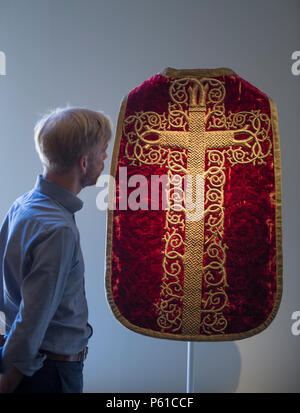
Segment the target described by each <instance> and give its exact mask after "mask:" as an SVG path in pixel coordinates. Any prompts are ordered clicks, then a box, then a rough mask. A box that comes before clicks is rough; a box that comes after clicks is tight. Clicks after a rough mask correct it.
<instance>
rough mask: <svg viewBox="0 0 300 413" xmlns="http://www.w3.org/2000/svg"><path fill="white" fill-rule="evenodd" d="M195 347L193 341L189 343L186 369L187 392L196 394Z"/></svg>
mask: <svg viewBox="0 0 300 413" xmlns="http://www.w3.org/2000/svg"><path fill="white" fill-rule="evenodd" d="M194 345H195V343H194V342H192V341H188V343H187V368H186V392H187V393H195V377H194Z"/></svg>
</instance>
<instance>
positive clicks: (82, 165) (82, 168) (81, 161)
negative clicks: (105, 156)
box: [79, 155, 88, 174]
mask: <svg viewBox="0 0 300 413" xmlns="http://www.w3.org/2000/svg"><path fill="white" fill-rule="evenodd" d="M87 159H88V156H87V155H82V156H81V157H80V158H79V168H80V171H81V172H83V173H84V174H86V170H87V164H88V161H87Z"/></svg>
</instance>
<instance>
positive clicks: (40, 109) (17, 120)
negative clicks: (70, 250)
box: [0, 0, 300, 393]
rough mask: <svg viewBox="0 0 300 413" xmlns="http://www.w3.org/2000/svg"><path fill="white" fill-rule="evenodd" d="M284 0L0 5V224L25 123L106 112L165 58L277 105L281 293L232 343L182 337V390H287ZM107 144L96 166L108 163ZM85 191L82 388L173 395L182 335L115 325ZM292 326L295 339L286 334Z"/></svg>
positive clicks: (28, 181) (293, 119) (288, 151)
mask: <svg viewBox="0 0 300 413" xmlns="http://www.w3.org/2000/svg"><path fill="white" fill-rule="evenodd" d="M299 15H300V3H299V1H298V0H285V1H283V0H277V1H275V0H264V1H263V2H262V1H261V0H251V1H248V0H243V1H238V0H236V1H234V0H226V1H222V0H215V1H210V0H186V1H182V0H181V1H179V0H151V1H145V0H126V1H123V0H109V1H105V0H103V1H102V0H26V1H22V0H13V1H10V2H7V1H5V0H0V51H3V52H4V53H5V56H6V75H0V142H1V147H0V148H1V149H0V188H1V203H0V219H1V221H2V219H3V218H4V216H5V213H6V212H7V210H8V208H9V207H10V205H11V203H12V202H13V201H14V200H15V198H17V197H18V196H19V195H21V194H22V193H24V192H26V191H28V190H30V189H31V188H32V187H33V185H34V183H35V180H36V176H37V174H38V173H41V172H42V169H41V165H40V162H39V159H38V156H37V154H36V153H35V150H34V144H33V127H34V124H35V122H36V121H37V120H38V119H39V117H40V116H41V115H43V114H44V113H45V111H48V110H49V109H53V108H55V107H63V106H66V105H72V106H84V107H88V108H91V109H94V110H102V111H104V112H105V113H107V114H108V115H109V116H110V117H111V120H112V122H113V124H114V128H115V126H116V121H117V117H118V112H119V106H120V102H121V100H122V98H123V96H124V95H126V94H127V93H128V92H129V91H130V90H132V89H133V88H134V87H136V86H138V85H139V84H141V83H142V82H143V81H144V80H146V79H148V78H149V77H150V76H152V75H154V74H155V73H158V72H160V71H161V70H162V69H163V68H165V67H168V66H169V67H175V68H217V67H228V68H231V69H232V70H234V71H235V72H236V73H238V74H239V75H240V76H241V77H243V78H244V79H246V80H248V81H249V82H250V83H252V84H253V85H254V86H256V87H257V88H259V89H260V90H262V91H263V92H265V93H266V94H268V95H269V96H270V97H271V98H272V99H273V100H274V101H275V102H276V104H277V108H278V112H279V132H280V140H281V157H282V189H283V194H282V197H283V210H282V212H283V258H284V267H283V268H284V273H283V280H284V282H283V297H282V302H281V306H280V309H279V312H278V314H277V316H276V318H275V320H274V321H273V322H272V323H271V325H270V326H269V327H268V328H267V329H266V330H264V331H263V332H262V333H260V334H259V335H256V336H254V337H251V338H248V339H245V340H241V341H236V342H219V343H196V344H195V354H194V371H195V391H196V392H299V390H300V373H299V372H300V357H299V356H300V352H299V351H300V350H299V348H300V346H299V344H300V336H298V335H297V329H294V334H293V332H292V325H293V323H294V321H293V320H292V314H293V313H295V311H300V274H299V261H298V259H299V230H300V226H299V216H298V214H299V210H300V202H299V201H300V195H299V189H298V187H299V177H300V175H299V164H300V163H299V160H298V157H299V149H300V145H299V141H300V140H299V127H298V122H299V107H300V93H299V92H300V75H298V76H297V74H293V72H292V70H291V67H292V64H293V60H292V53H293V52H294V51H297V50H299V49H300V44H299V39H300V24H299ZM112 148H113V142H111V143H110V146H109V150H108V158H107V160H106V165H105V170H104V173H106V174H108V173H109V170H110V157H111V153H112ZM98 193H99V188H97V187H93V188H86V189H84V190H83V191H82V192H81V193H80V195H79V197H80V198H81V199H82V200H83V201H84V208H83V209H82V210H81V211H80V212H79V213H78V214H77V224H78V227H79V229H80V234H81V245H82V250H83V254H84V257H85V265H86V294H87V299H88V303H89V313H90V323H91V324H92V325H93V327H94V335H93V337H92V338H91V340H90V343H89V356H88V359H87V360H86V362H85V370H84V382H85V384H84V391H85V392H116V393H117V392H185V390H186V363H187V344H186V343H185V342H175V341H171V340H159V339H155V338H150V337H146V336H142V335H138V334H136V333H134V332H132V331H130V330H127V329H126V328H125V327H123V326H122V325H121V324H119V323H118V321H116V319H115V318H114V316H113V315H112V313H111V311H110V309H109V306H108V304H107V301H106V297H105V289H104V272H105V231H106V212H105V211H99V209H97V206H96V198H97V195H98ZM295 333H296V334H295Z"/></svg>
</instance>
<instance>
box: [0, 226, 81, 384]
mask: <svg viewBox="0 0 300 413" xmlns="http://www.w3.org/2000/svg"><path fill="white" fill-rule="evenodd" d="M75 246H76V241H75V236H74V234H73V232H72V230H71V229H70V228H68V227H59V228H56V229H55V230H53V231H51V232H49V233H47V234H43V240H42V241H41V242H39V243H38V244H37V245H36V246H35V248H34V250H33V252H32V256H33V259H32V265H31V268H30V270H29V272H28V274H26V275H25V277H24V280H23V282H22V285H21V303H20V307H19V312H18V314H17V316H16V318H15V321H14V323H13V325H12V328H11V330H10V332H9V335H8V337H7V339H6V343H5V345H4V347H3V358H2V371H0V373H7V374H8V373H9V371H10V370H11V369H12V368H14V371H13V372H12V373H11V375H10V376H6V378H4V381H5V382H6V381H9V382H10V383H11V380H14V379H16V381H17V377H19V375H18V373H17V372H16V371H15V369H16V370H17V371H19V372H20V373H22V374H24V375H27V376H32V375H33V374H34V373H35V371H37V370H38V369H39V368H41V367H42V365H43V360H44V359H45V356H44V355H42V354H41V353H39V350H40V346H41V344H42V342H43V339H44V336H45V332H46V330H47V328H48V325H49V323H50V321H51V319H52V317H53V316H54V314H55V312H56V310H57V307H58V306H59V304H60V302H61V299H62V296H63V293H64V290H65V286H66V282H67V278H68V274H69V273H70V270H71V268H72V263H73V256H74V251H75ZM2 380H3V379H2Z"/></svg>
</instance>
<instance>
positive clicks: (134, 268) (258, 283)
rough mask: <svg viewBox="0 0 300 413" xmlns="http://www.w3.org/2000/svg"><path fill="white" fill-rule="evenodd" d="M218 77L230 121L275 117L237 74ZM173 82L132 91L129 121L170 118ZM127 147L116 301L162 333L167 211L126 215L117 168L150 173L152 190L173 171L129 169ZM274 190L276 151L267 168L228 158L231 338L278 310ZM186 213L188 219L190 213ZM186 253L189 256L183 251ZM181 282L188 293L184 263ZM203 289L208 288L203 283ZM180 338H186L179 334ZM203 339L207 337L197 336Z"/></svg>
mask: <svg viewBox="0 0 300 413" xmlns="http://www.w3.org/2000/svg"><path fill="white" fill-rule="evenodd" d="M218 79H220V80H222V81H224V82H225V88H226V98H225V108H226V116H228V114H229V112H233V113H237V112H240V111H253V110H260V111H261V112H263V113H266V114H267V115H268V116H270V106H269V101H268V97H267V96H266V95H265V94H263V93H262V92H260V91H259V90H258V89H256V88H255V87H253V86H252V85H250V84H249V83H248V82H246V81H245V80H243V79H241V78H240V77H239V76H238V75H235V74H233V75H227V76H221V77H219V78H218ZM171 80H172V79H171V78H169V77H166V76H164V75H161V74H159V75H155V76H153V77H151V78H150V79H149V80H147V81H146V82H144V83H143V84H142V85H140V86H139V87H137V88H136V89H134V90H133V91H132V92H131V93H130V94H129V96H128V103H127V108H126V113H125V118H127V117H128V116H129V115H134V114H135V113H136V112H141V111H144V112H147V111H154V112H156V113H159V114H163V113H165V115H166V116H167V114H168V102H169V100H170V97H169V86H170V81H171ZM207 109H209V105H207ZM171 129H172V128H171ZM270 133H272V131H270ZM241 138H242V137H241ZM125 144H126V137H125V136H124V134H123V136H122V139H121V144H120V151H119V156H118V164H117V176H116V182H117V200H118V202H117V209H116V210H115V211H114V218H113V239H112V272H111V287H112V293H113V299H114V302H115V305H116V306H117V308H118V309H119V311H120V313H121V314H122V315H123V316H124V317H125V318H126V319H127V320H128V321H129V322H130V323H132V324H133V325H136V326H139V327H143V328H145V329H150V330H153V331H161V329H160V327H159V326H158V324H157V319H158V311H157V307H156V305H155V304H159V303H160V300H161V296H160V293H161V285H162V282H163V281H162V279H163V276H164V272H163V266H162V260H163V254H162V251H163V249H164V243H163V241H162V239H163V236H164V233H165V230H164V226H165V220H166V212H165V211H162V210H157V211H151V210H137V211H131V210H120V208H119V205H120V201H121V203H122V202H124V201H125V200H126V190H125V189H124V188H125V186H126V182H125V181H122V180H121V181H120V179H119V167H121V166H126V167H127V173H128V179H129V177H130V176H132V175H135V174H142V175H144V176H145V177H146V178H147V184H148V188H150V179H151V175H154V174H155V175H163V174H167V169H166V166H165V165H164V166H162V167H161V166H159V165H150V166H147V165H142V166H139V165H131V163H130V162H129V161H128V160H127V159H126V158H125V157H124V154H125ZM176 150H178V149H176ZM224 150H225V149H224ZM180 151H181V152H182V153H183V154H184V159H185V162H186V159H187V150H184V149H181V150H180ZM185 167H186V164H185ZM206 168H208V159H207V156H206ZM135 190H136V187H134V188H127V199H128V197H129V196H130V194H131V193H132V192H133V191H135ZM274 192H275V180H274V164H273V149H272V152H271V154H270V156H268V157H267V158H266V164H265V165H253V164H246V165H244V164H237V165H234V166H232V165H231V164H230V162H229V160H228V158H226V183H225V186H224V207H225V217H224V236H223V242H224V243H225V244H226V245H227V246H228V249H227V250H226V262H225V268H226V274H227V283H228V286H227V287H226V294H227V296H228V305H227V306H226V307H225V309H224V310H223V313H224V317H225V318H226V320H227V327H226V329H225V331H224V333H225V334H234V333H241V332H245V331H249V330H251V329H254V328H257V327H258V326H260V325H261V324H262V323H263V322H265V321H266V319H267V318H268V316H269V314H270V312H271V311H272V308H273V305H274V297H275V293H276V288H277V286H276V261H275V257H276V242H275V208H274V203H272V202H271V198H272V197H271V196H270V194H272V193H274ZM150 199H151V194H149V193H148V195H147V197H146V198H145V199H144V200H141V201H144V202H145V203H147V201H148V202H150ZM149 205H150V204H149ZM182 216H183V218H184V214H183V215H182ZM181 234H182V236H183V238H184V235H185V234H184V231H182V230H181ZM181 252H182V253H183V254H184V248H182V251H181ZM204 264H205V260H204ZM180 283H181V286H182V288H184V268H183V266H182V270H181V273H180ZM202 288H203V289H204V290H205V285H203V286H202ZM177 305H178V306H179V308H182V300H181V299H178V300H177ZM176 334H180V330H179V331H177V332H176ZM199 334H204V335H205V334H206V333H205V331H199Z"/></svg>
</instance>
